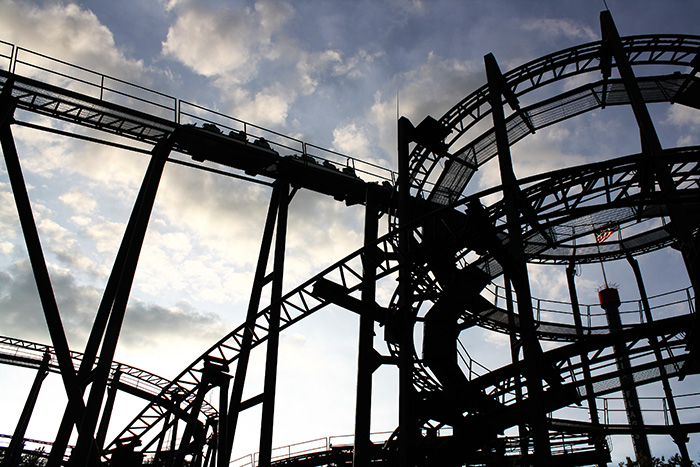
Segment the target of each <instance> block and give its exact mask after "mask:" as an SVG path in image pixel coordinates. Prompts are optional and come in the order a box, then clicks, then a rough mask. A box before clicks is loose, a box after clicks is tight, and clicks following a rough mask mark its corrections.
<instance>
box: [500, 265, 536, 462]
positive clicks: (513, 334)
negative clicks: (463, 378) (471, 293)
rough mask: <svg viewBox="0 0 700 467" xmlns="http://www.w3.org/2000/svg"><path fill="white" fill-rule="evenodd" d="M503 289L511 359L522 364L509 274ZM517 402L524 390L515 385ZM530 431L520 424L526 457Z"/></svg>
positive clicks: (521, 445)
mask: <svg viewBox="0 0 700 467" xmlns="http://www.w3.org/2000/svg"><path fill="white" fill-rule="evenodd" d="M503 289H504V290H505V294H506V309H507V311H508V324H509V325H510V326H511V330H510V357H511V361H512V362H513V363H519V362H520V347H521V346H522V340H521V341H520V342H518V333H517V330H516V328H515V305H514V304H513V290H512V285H511V282H510V277H509V276H508V274H505V273H504V274H503ZM515 400H516V401H518V402H522V400H523V388H522V386H521V385H519V384H516V385H515ZM528 434H529V433H528V430H527V426H526V425H525V423H523V422H521V423H519V424H518V435H519V436H520V455H521V456H526V455H527V454H528V450H529V446H530V440H529V437H528Z"/></svg>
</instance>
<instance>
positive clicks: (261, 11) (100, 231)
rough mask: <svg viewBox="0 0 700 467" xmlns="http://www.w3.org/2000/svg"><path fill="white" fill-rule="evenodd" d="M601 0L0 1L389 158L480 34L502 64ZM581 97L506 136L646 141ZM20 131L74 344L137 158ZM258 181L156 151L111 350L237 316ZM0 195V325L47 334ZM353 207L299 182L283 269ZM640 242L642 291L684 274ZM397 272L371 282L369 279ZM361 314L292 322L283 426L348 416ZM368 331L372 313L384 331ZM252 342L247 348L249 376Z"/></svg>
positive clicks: (448, 97)
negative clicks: (137, 252) (571, 115)
mask: <svg viewBox="0 0 700 467" xmlns="http://www.w3.org/2000/svg"><path fill="white" fill-rule="evenodd" d="M607 5H608V6H609V8H610V10H611V12H612V14H613V17H614V19H615V22H616V24H617V28H618V30H619V32H620V34H621V35H623V36H625V35H637V34H651V33H673V34H698V33H700V30H699V28H698V23H697V18H699V17H700V2H697V1H691V0H677V1H676V0H671V1H652V0H640V1H635V2H631V1H620V0H609V1H608V2H607ZM604 8H605V5H604V4H603V2H602V1H592V0H591V1H567V0H564V1H529V0H525V1H515V0H493V1H489V2H477V1H467V0H465V1H457V0H435V1H427V0H388V1H381V2H380V1H368V0H354V1H325V0H301V1H289V2H284V1H271V0H270V1H266V0H261V1H224V0H220V1H219V0H199V1H194V0H192V1H187V0H170V1H165V0H150V1H146V2H144V1H140V0H123V1H120V2H104V1H97V0H95V1H84V2H66V1H58V0H57V1H45V2H42V1H31V0H28V1H15V0H0V12H1V14H0V40H2V41H6V42H10V43H13V44H16V45H18V46H20V47H23V48H25V49H29V50H32V51H35V52H39V53H42V54H45V55H48V56H51V57H54V58H58V59H60V60H64V61H66V62H69V63H73V64H76V65H79V66H82V67H85V68H88V69H92V70H96V71H99V72H100V73H104V74H106V75H109V76H112V77H115V78H119V79H122V80H126V81H129V82H132V83H135V84H138V85H141V86H144V87H146V88H150V89H154V90H157V91H159V92H162V93H165V94H168V95H172V96H176V97H178V98H180V99H182V100H186V101H188V102H192V103H196V104H198V105H201V106H203V107H206V108H209V109H212V110H215V111H218V112H220V113H223V114H226V115H231V116H234V117H236V118H239V119H242V120H245V121H248V122H252V123H254V124H256V125H259V126H262V127H265V128H269V129H271V130H274V131H277V132H279V133H282V134H285V135H289V136H292V137H294V138H298V139H300V140H303V141H306V142H309V143H312V144H314V145H317V146H320V147H324V148H329V149H332V150H334V151H337V152H340V153H343V154H347V155H350V156H352V157H355V158H358V159H362V160H365V161H368V162H372V163H375V164H378V165H380V166H383V167H387V168H390V169H395V168H396V117H397V114H400V115H403V116H406V117H408V118H409V119H410V120H411V121H413V123H415V124H417V123H418V122H420V121H421V120H422V119H423V118H424V117H425V116H427V115H432V116H434V117H436V118H439V117H440V116H441V115H443V114H444V113H445V112H446V111H448V110H449V109H450V108H451V107H452V106H453V105H454V104H455V103H457V102H458V101H460V100H461V99H462V98H463V97H464V96H466V95H468V94H469V93H471V92H472V91H473V90H475V89H477V88H478V87H480V86H481V85H482V84H484V83H485V72H484V68H483V57H484V55H486V54H488V53H493V54H494V55H495V57H496V59H497V60H498V62H499V65H500V68H501V70H503V71H504V72H505V71H507V70H509V69H511V68H513V67H516V66H518V65H520V64H523V63H525V62H527V61H529V60H532V59H535V58H538V57H540V56H542V55H546V54H549V53H551V52H555V51H557V50H560V49H564V48H567V47H571V46H574V45H578V44H581V43H584V42H590V41H596V40H599V39H600V27H599V12H600V10H602V9H604ZM593 114H595V115H585V116H582V117H579V118H576V119H574V120H573V121H568V122H566V123H564V124H561V125H557V126H555V127H552V128H551V129H547V130H546V131H540V132H538V134H537V135H535V136H533V137H531V138H528V139H527V140H526V141H524V142H523V143H521V144H519V145H518V146H517V151H516V149H514V150H513V151H514V164H515V170H516V174H517V176H518V177H523V176H526V175H531V174H534V173H540V172H544V171H547V170H552V169H554V168H558V167H563V166H571V165H576V164H581V163H585V162H587V161H591V160H597V159H603V158H608V157H615V156H621V155H626V154H633V153H636V152H638V151H639V142H638V134H637V133H636V130H634V131H626V129H629V128H633V129H634V127H630V124H631V125H633V117H632V116H631V111H629V109H612V110H609V111H606V113H605V115H603V116H601V115H599V113H596V112H594V113H593ZM652 115H653V117H654V119H655V123H656V126H657V130H658V132H659V134H660V138H661V141H662V145H663V146H664V147H673V146H678V145H694V144H700V137H698V136H697V134H698V129H700V114H698V113H697V112H689V111H688V109H686V108H683V107H680V106H664V107H659V108H654V109H652ZM24 117H26V118H27V119H31V118H37V117H32V116H26V115H25V116H24ZM42 122H43V123H45V124H48V125H51V126H53V127H56V128H66V127H65V125H64V124H61V123H58V122H50V121H49V122H46V121H42ZM13 132H14V135H15V138H16V142H17V147H18V152H19V156H20V161H21V163H22V168H23V170H24V174H25V178H26V182H27V185H28V189H29V194H30V198H31V200H32V206H33V211H34V216H35V218H36V221H37V225H38V228H39V232H40V236H41V240H42V245H43V248H44V252H45V255H46V257H47V262H48V265H49V269H50V273H51V279H52V283H53V286H54V290H55V293H56V297H57V300H58V304H59V308H60V310H61V313H62V319H63V323H64V327H65V329H66V334H67V338H68V341H69V343H70V345H71V347H72V348H73V349H75V350H82V349H83V348H84V344H85V340H86V338H87V335H88V333H89V330H90V326H91V324H92V319H93V317H94V313H95V310H96V308H97V304H98V303H99V300H100V297H101V292H102V289H103V287H104V284H105V283H106V280H107V277H108V275H109V271H110V269H111V265H112V262H113V260H114V255H115V254H116V250H117V248H118V245H119V242H120V241H121V236H122V234H123V231H124V227H125V222H126V220H127V219H128V216H129V213H130V210H131V206H132V204H133V201H134V199H135V197H136V193H137V191H138V187H139V185H140V182H141V178H142V176H143V173H144V171H145V168H146V165H147V163H148V160H147V158H146V157H145V156H143V155H142V154H139V153H134V152H128V151H123V150H119V149H115V148H111V147H106V146H101V145H96V144H92V143H88V142H84V141H79V140H75V139H69V138H65V137H62V136H59V135H53V134H49V133H42V132H37V131H35V130H30V129H27V128H13ZM497 180H498V175H497V172H496V171H495V169H494V168H486V169H485V170H483V171H482V172H481V173H480V174H479V175H478V177H477V178H476V179H475V181H474V182H473V183H474V184H475V185H474V186H475V187H476V189H485V188H488V187H489V186H492V185H493V184H494V183H496V182H497ZM270 193H271V191H270V189H269V188H268V187H266V186H264V185H259V184H255V183H250V182H246V181H241V180H235V179H231V178H229V177H223V176H219V175H216V174H212V173H206V172H201V171H196V170H192V169H189V168H186V167H182V166H178V165H172V164H170V165H168V166H167V167H166V170H165V174H164V178H163V181H162V183H161V187H160V189H159V192H158V197H157V201H156V206H155V210H154V213H153V216H152V218H151V222H150V226H149V231H148V235H147V237H146V241H145V245H144V249H143V252H142V255H141V258H140V261H139V267H138V270H137V274H136V278H135V282H134V287H133V290H132V295H131V300H130V302H129V308H128V311H127V315H126V319H125V322H124V327H123V331H122V334H121V338H120V343H119V347H118V349H117V354H116V357H115V358H116V360H117V361H120V362H123V363H126V364H129V365H132V366H135V367H139V368H142V369H145V370H148V371H151V372H153V373H156V374H158V375H161V376H163V377H166V378H172V377H174V376H176V375H177V374H178V373H179V372H180V371H181V370H182V369H183V368H185V367H186V366H187V365H189V364H190V363H191V362H192V361H194V360H195V359H196V358H197V357H198V356H199V355H200V354H201V353H202V352H204V351H205V350H206V349H207V348H208V347H209V346H210V345H212V344H213V343H215V342H216V341H217V340H218V339H219V338H220V337H222V336H224V335H225V334H227V333H228V332H229V331H230V330H232V329H233V328H234V327H236V326H237V325H239V324H240V323H241V322H242V320H243V317H244V315H245V310H246V307H247V300H248V297H249V294H250V289H251V285H252V278H253V273H254V267H255V262H256V260H257V254H258V250H259V242H260V238H261V234H262V228H263V223H264V216H265V212H266V209H267V204H268V202H269V197H270ZM0 196H2V199H3V201H2V203H0V226H1V230H0V231H2V232H3V234H2V237H0V334H2V335H6V336H11V337H16V338H21V339H26V340H31V341H36V342H41V343H46V344H49V343H50V339H49V337H48V333H47V330H46V325H45V321H44V318H43V315H42V313H41V311H40V306H39V302H38V296H37V292H36V287H35V285H34V281H33V278H32V274H31V270H30V267H29V263H28V259H27V253H26V247H25V246H24V241H23V237H22V234H21V231H20V228H19V223H18V219H17V213H16V209H15V207H14V201H13V199H12V194H11V191H10V188H9V183H8V178H7V172H6V170H5V166H4V163H3V164H0ZM363 214H364V213H363V210H362V208H361V207H347V206H345V205H344V204H342V203H338V202H336V201H334V200H333V199H330V198H327V197H324V196H322V195H318V194H314V193H310V192H305V191H301V192H299V193H298V194H297V195H296V196H295V198H294V201H293V203H292V206H291V208H290V225H289V234H288V235H289V236H288V250H287V262H286V269H285V288H286V290H290V289H291V288H293V287H294V286H296V285H298V284H300V283H302V282H303V281H304V280H306V279H308V278H310V277H312V276H313V275H314V274H316V273H317V272H320V271H321V270H322V269H323V268H324V267H326V266H328V265H330V264H332V263H334V262H335V261H337V260H339V259H341V258H343V257H344V256H345V255H346V254H348V253H350V252H352V251H355V250H356V249H358V248H359V247H360V246H361V245H362V225H363ZM640 261H641V262H642V265H643V267H644V265H647V266H650V265H653V266H654V273H655V274H654V278H653V279H654V280H652V281H650V282H649V284H648V287H649V289H650V290H649V293H650V294H654V293H659V292H662V291H666V290H675V289H678V288H682V287H686V286H687V285H688V281H687V278H684V277H683V276H682V275H681V276H680V277H679V275H678V269H679V267H680V264H681V261H680V259H679V258H678V256H677V255H674V254H673V253H669V252H665V253H662V254H658V255H656V256H653V257H651V256H650V257H648V258H641V259H640ZM628 269H629V268H628V267H627V268H626V266H625V265H624V264H622V265H619V264H613V265H610V266H609V272H608V275H613V276H614V275H615V274H618V277H617V279H616V280H618V281H620V282H623V283H624V281H625V280H629V279H628V278H629V274H630V272H629V271H628ZM625 278H627V279H625ZM531 281H532V284H533V285H532V286H533V295H535V296H540V297H545V296H546V297H548V298H551V299H555V300H563V299H565V298H566V297H567V289H566V279H565V277H564V274H563V270H561V269H559V270H556V271H553V270H551V269H546V268H533V269H532V270H531ZM600 282H601V277H600V270H599V268H598V269H596V268H587V269H584V270H583V272H582V274H581V276H580V277H579V278H578V286H579V292H580V293H581V295H582V298H581V301H582V303H595V300H596V299H595V296H594V291H595V288H596V287H597V285H598V284H599V283H600ZM391 292H392V291H391V290H390V289H389V288H382V289H380V291H379V294H380V298H381V299H384V300H388V299H389V298H390V294H391ZM538 294H539V295H538ZM586 294H588V295H586ZM623 299H624V297H623ZM357 321H358V320H357V316H355V315H353V314H351V313H349V312H347V311H344V310H340V309H333V308H329V309H327V310H323V311H322V312H320V313H318V314H317V315H314V316H312V317H309V318H307V319H305V320H304V321H302V322H301V323H299V324H298V325H295V326H293V327H291V328H290V329H288V330H287V331H285V333H283V335H282V338H281V339H282V344H281V345H282V348H281V362H280V388H281V389H280V390H279V391H278V404H277V406H278V409H277V413H278V419H279V423H278V424H277V425H276V431H275V438H274V444H275V445H285V444H290V443H296V442H302V441H305V440H308V439H314V438H320V437H326V436H335V435H346V434H351V433H352V430H353V410H354V409H353V407H354V388H355V371H356V363H355V359H356V347H357V334H356V329H357ZM465 340H467V341H468V344H469V346H468V347H469V350H470V352H471V353H472V354H473V355H478V356H479V357H480V361H481V360H483V361H484V362H486V363H487V364H488V365H489V366H490V367H491V368H494V367H497V366H500V365H503V364H506V363H508V361H509V350H508V347H507V337H506V336H503V335H499V334H493V333H489V332H486V331H483V330H473V331H470V333H469V336H468V338H465ZM381 341H382V339H381V333H380V332H378V338H377V339H376V345H377V348H379V349H381V347H382V342H381ZM261 361H262V356H261V355H254V360H253V362H254V365H253V370H251V371H252V373H253V379H252V380H253V381H255V379H254V378H255V377H257V378H258V379H259V377H260V374H261V370H260V368H259V367H260V362H261ZM256 365H257V366H256ZM33 377H34V374H33V372H32V371H27V370H22V369H17V368H11V367H2V368H0V381H2V384H1V385H0V433H7V434H9V433H11V432H12V431H13V430H14V426H15V423H16V420H17V417H18V416H19V413H20V410H21V406H22V404H23V403H24V398H25V396H26V394H27V392H28V388H29V387H30V386H31V382H32V380H33ZM374 383H375V394H374V408H375V413H374V414H373V422H372V430H373V431H377V432H379V431H391V430H393V429H394V428H395V426H396V404H397V401H398V398H397V397H396V372H395V371H394V370H393V369H391V368H381V369H380V370H378V372H377V373H375V378H374ZM255 384H256V383H253V388H251V389H247V390H250V391H254V385H255ZM61 393H62V387H61V383H60V380H59V379H58V378H57V377H55V376H50V377H49V378H48V379H47V381H46V382H45V385H44V390H43V391H42V395H41V397H40V400H39V406H38V408H37V411H36V413H37V416H36V417H35V418H34V419H33V420H32V423H31V424H30V426H29V431H28V433H27V436H28V437H31V438H36V439H45V440H51V439H53V437H54V433H55V430H56V427H57V425H58V419H59V416H58V415H56V416H50V414H56V413H58V412H60V411H61V410H62V409H60V406H61V403H56V400H59V399H60V396H57V394H58V395H60V394H61ZM251 394H252V392H251ZM118 403H119V404H121V406H120V407H123V409H120V410H119V411H117V413H116V414H115V418H116V419H117V422H115V423H114V424H113V425H116V426H117V427H118V428H121V426H123V425H125V424H126V423H127V422H128V421H129V420H130V419H131V417H132V416H133V415H134V414H135V413H136V411H137V410H139V409H140V408H141V407H142V405H141V406H139V404H140V401H134V400H132V399H130V398H129V397H127V396H124V397H123V400H120V401H118ZM137 406H138V407H137ZM57 407H59V409H58V410H57ZM135 407H136V408H135ZM38 414H41V416H40V415H38ZM256 417H259V413H258V414H256V413H255V411H254V410H252V411H251V413H250V414H246V415H245V417H244V419H243V421H244V423H249V424H250V425H249V426H252V427H254V426H255V423H256V421H255V418H256ZM121 421H123V423H122V425H121V426H120V425H119V422H121ZM257 423H259V422H257ZM254 432H255V429H254V428H250V429H246V430H245V434H244V435H242V436H241V439H240V440H237V441H236V445H235V446H234V455H233V458H235V457H236V456H237V455H240V456H243V455H245V454H248V453H250V452H253V451H255V450H257V444H256V440H255V436H253V435H252V433H254ZM696 441H697V439H696ZM691 446H692V445H691ZM613 447H614V450H613V460H614V461H619V460H622V459H624V457H625V456H626V455H630V453H631V451H630V443H629V440H628V439H627V438H625V437H615V438H613ZM652 449H653V450H654V453H655V454H657V453H658V455H666V456H668V455H670V454H673V452H675V448H674V446H673V444H672V443H671V442H670V440H669V439H668V437H654V438H652ZM691 456H693V458H694V459H696V460H698V459H700V450H699V449H698V448H695V451H693V449H692V448H691Z"/></svg>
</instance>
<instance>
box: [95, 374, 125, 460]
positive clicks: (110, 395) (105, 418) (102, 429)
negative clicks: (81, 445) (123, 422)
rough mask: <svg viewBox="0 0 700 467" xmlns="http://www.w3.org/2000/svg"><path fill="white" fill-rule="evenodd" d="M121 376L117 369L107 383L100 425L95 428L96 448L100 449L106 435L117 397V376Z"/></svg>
mask: <svg viewBox="0 0 700 467" xmlns="http://www.w3.org/2000/svg"><path fill="white" fill-rule="evenodd" d="M120 376H121V371H119V369H117V370H115V371H114V376H113V377H112V383H111V384H110V385H109V391H108V392H107V400H106V401H105V407H104V409H102V416H101V417H100V426H99V428H98V429H97V436H95V446H96V447H97V449H99V450H100V451H102V447H103V445H104V442H105V438H106V437H107V428H109V421H110V419H111V418H112V410H114V402H115V400H116V399H117V393H118V392H119V377H120Z"/></svg>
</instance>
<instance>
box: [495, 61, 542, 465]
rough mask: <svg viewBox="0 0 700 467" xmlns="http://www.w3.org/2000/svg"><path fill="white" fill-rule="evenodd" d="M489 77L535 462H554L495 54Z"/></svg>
mask: <svg viewBox="0 0 700 467" xmlns="http://www.w3.org/2000/svg"><path fill="white" fill-rule="evenodd" d="M484 62H485V66H486V76H487V81H488V87H489V96H490V97H489V102H490V104H491V116H492V119H493V127H494V131H495V133H496V145H497V147H498V165H499V168H500V173H501V184H502V187H503V197H504V203H505V210H506V224H507V227H508V236H509V238H510V247H509V249H510V264H504V265H503V267H504V269H510V272H509V276H510V279H511V281H512V283H513V287H514V288H515V293H516V295H517V297H518V316H519V317H520V331H521V336H522V340H523V356H524V358H523V362H522V364H523V367H524V371H523V373H524V375H525V378H526V383H527V389H528V400H529V401H530V403H529V404H528V407H529V409H528V410H529V418H530V423H531V425H532V426H531V429H532V432H533V442H534V448H535V461H536V463H537V465H542V466H545V465H550V463H551V450H550V444H549V433H548V430H547V423H546V422H547V419H546V415H547V414H546V413H544V412H543V411H542V409H541V407H543V406H544V404H543V397H544V396H543V388H542V375H541V372H540V370H539V364H538V361H537V359H538V356H539V355H541V354H542V349H541V348H540V344H539V342H538V341H537V337H536V335H535V323H534V317H533V314H532V297H531V293H530V284H529V279H528V273H527V263H526V262H525V261H526V260H525V254H524V250H523V239H522V231H521V222H520V213H519V210H518V204H519V203H518V185H517V179H516V177H515V172H513V162H512V159H511V155H510V145H509V143H508V130H507V129H506V124H505V115H504V112H503V100H502V97H501V96H502V95H503V93H504V91H503V89H502V83H504V80H503V77H502V75H501V71H500V69H499V67H498V63H497V62H496V59H495V58H494V56H493V55H491V54H489V55H486V56H485V57H484Z"/></svg>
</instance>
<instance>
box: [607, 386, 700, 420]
mask: <svg viewBox="0 0 700 467" xmlns="http://www.w3.org/2000/svg"><path fill="white" fill-rule="evenodd" d="M600 399H601V402H602V404H598V407H599V409H598V410H599V412H602V413H601V414H600V415H602V417H601V420H603V422H604V423H605V424H615V423H618V424H619V423H621V422H622V423H624V420H625V419H626V418H625V414H626V409H625V404H624V399H623V397H622V396H611V397H602V398H600ZM638 399H639V403H640V406H641V409H642V412H643V413H644V418H645V423H647V424H658V423H655V422H656V421H657V420H659V419H660V420H663V425H665V426H670V425H671V424H672V423H673V422H672V418H671V409H670V406H669V402H668V398H667V397H665V396H638ZM673 401H674V402H675V405H676V411H677V413H678V415H679V418H681V419H683V418H693V419H697V414H700V392H693V393H687V394H677V395H676V394H674V395H673ZM690 412H694V414H695V415H694V416H692V417H691V416H690ZM684 414H686V415H688V417H684Z"/></svg>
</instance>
